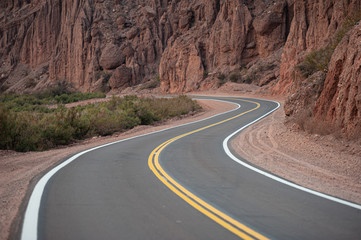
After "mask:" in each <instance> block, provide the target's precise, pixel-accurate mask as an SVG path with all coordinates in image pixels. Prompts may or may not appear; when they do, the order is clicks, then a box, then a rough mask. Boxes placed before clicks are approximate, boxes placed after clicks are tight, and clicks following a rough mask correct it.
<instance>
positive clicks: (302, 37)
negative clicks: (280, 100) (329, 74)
mask: <svg viewBox="0 0 361 240" xmlns="http://www.w3.org/2000/svg"><path fill="white" fill-rule="evenodd" d="M287 2H288V15H290V16H292V21H291V23H290V31H289V34H288V38H287V42H286V44H285V46H284V50H283V54H282V62H281V71H280V80H279V81H278V83H277V84H276V86H275V87H274V88H273V91H274V93H276V94H292V93H293V92H295V91H297V89H296V88H294V87H293V82H294V81H293V80H294V73H295V66H296V65H297V64H299V63H300V62H301V61H302V60H303V58H304V56H305V55H306V54H307V53H309V52H311V51H313V50H317V49H319V48H321V47H324V46H325V45H327V44H328V43H329V41H330V39H332V37H333V36H334V34H335V32H336V30H337V27H338V26H340V25H341V23H342V22H343V20H344V18H345V13H348V12H351V11H352V10H353V9H360V1H359V0H352V1H349V2H345V1H337V0H328V1H312V0H306V1H294V0H292V1H291V0H288V1H287Z"/></svg>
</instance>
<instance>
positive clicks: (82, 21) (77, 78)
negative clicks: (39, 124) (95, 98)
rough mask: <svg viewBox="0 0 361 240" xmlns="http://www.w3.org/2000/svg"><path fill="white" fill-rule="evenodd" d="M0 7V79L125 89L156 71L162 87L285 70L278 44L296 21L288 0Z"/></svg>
mask: <svg viewBox="0 0 361 240" xmlns="http://www.w3.org/2000/svg"><path fill="white" fill-rule="evenodd" d="M0 7H1V12H0V14H1V15H0V22H1V23H2V24H1V27H0V56H1V67H0V77H1V78H0V84H1V89H2V91H4V90H7V91H17V92H22V91H24V90H26V89H29V88H34V89H38V88H44V87H47V86H48V85H49V84H51V83H54V82H58V81H65V82H67V83H71V84H72V86H73V87H74V88H76V89H80V90H82V91H92V90H96V89H98V88H99V87H101V86H102V85H104V84H109V85H110V87H111V88H113V89H123V88H125V87H127V86H132V85H136V84H139V83H141V82H144V81H147V80H149V79H152V78H155V77H158V76H159V78H160V80H161V86H162V89H163V91H167V92H183V91H191V90H197V89H199V88H209V87H211V86H215V85H216V81H217V78H216V77H217V76H218V75H220V74H224V75H229V74H230V73H232V72H234V73H236V74H239V75H241V74H240V73H241V70H242V69H246V70H247V69H248V68H251V67H252V66H256V67H255V68H253V69H252V70H251V71H250V72H248V73H245V72H243V73H244V74H243V75H244V76H243V80H246V78H247V77H248V80H249V79H250V77H252V79H251V80H254V81H255V82H256V83H260V84H261V85H264V84H267V83H269V82H270V81H272V80H275V79H277V77H278V75H279V62H280V56H281V55H280V51H278V52H277V50H280V49H281V48H282V47H283V45H284V43H285V41H286V38H287V34H288V32H289V22H290V16H289V14H288V12H289V6H288V4H287V2H286V1H269V0H268V1H265V0H258V1H241V0H238V1H230V0H225V1H219V0H211V1H209V0H201V1H199V0H198V1H194V0H193V1H159V0H153V1H145V0H138V1H121V0H75V1H72V0H33V1H31V0H28V1H10V0H7V1H2V3H1V5H0ZM265 59H266V60H265ZM260 60H263V61H261V62H260ZM247 64H250V65H247ZM265 64H266V67H265V69H264V70H265V71H264V72H262V73H258V72H259V71H256V70H258V69H259V68H260V67H262V66H263V65H265ZM246 66H247V68H246ZM256 75H258V76H259V77H257V78H256ZM108 80H109V82H108ZM240 81H242V79H241V78H240Z"/></svg>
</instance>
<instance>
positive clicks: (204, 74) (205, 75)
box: [203, 71, 209, 79]
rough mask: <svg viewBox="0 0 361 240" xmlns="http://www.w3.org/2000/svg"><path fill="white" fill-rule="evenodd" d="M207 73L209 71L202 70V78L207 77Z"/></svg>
mask: <svg viewBox="0 0 361 240" xmlns="http://www.w3.org/2000/svg"><path fill="white" fill-rule="evenodd" d="M208 75H209V73H208V72H207V71H204V72H203V79H205V78H207V77H208Z"/></svg>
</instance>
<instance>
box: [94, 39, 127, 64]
mask: <svg viewBox="0 0 361 240" xmlns="http://www.w3.org/2000/svg"><path fill="white" fill-rule="evenodd" d="M124 61H125V58H124V56H123V54H122V51H121V50H120V48H119V47H118V46H116V45H114V44H108V45H107V46H106V47H105V48H104V50H103V51H102V55H101V57H100V59H99V64H100V66H102V67H103V68H104V69H107V70H111V69H115V68H117V67H119V66H120V65H121V64H123V63H124Z"/></svg>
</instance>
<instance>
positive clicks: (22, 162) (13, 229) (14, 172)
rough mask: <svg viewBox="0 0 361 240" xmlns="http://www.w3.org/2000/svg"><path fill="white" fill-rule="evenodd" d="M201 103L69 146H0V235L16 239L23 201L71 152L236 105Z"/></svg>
mask: <svg viewBox="0 0 361 240" xmlns="http://www.w3.org/2000/svg"><path fill="white" fill-rule="evenodd" d="M101 101H102V100H101ZM87 102H89V101H87ZM199 103H200V105H201V106H202V107H203V111H202V112H200V113H197V114H195V115H188V116H186V117H182V118H178V119H172V120H169V121H166V122H163V123H160V124H158V125H152V126H138V127H135V128H133V129H132V130H129V131H127V132H124V133H117V134H114V135H113V136H109V137H94V138H91V139H87V140H84V141H81V142H78V143H76V144H73V145H70V146H67V147H61V148H57V149H53V150H49V151H44V152H28V153H18V152H14V151H3V150H0V239H14V237H15V236H14V234H16V233H17V232H19V231H18V230H19V228H20V227H21V218H20V214H19V213H23V212H24V210H25V207H26V206H25V204H24V202H27V200H28V198H29V197H30V191H28V189H33V188H34V185H35V183H36V182H37V181H38V180H39V179H40V178H41V176H42V175H43V174H44V173H45V172H47V170H48V169H49V168H51V167H53V166H55V165H56V164H59V163H60V162H62V161H63V160H65V159H67V158H69V157H70V156H71V155H74V154H75V153H77V152H80V151H82V150H85V149H89V148H92V147H95V146H98V145H102V144H106V143H109V142H113V141H117V140H120V139H125V138H129V137H133V136H137V135H142V134H146V133H149V132H153V131H158V130H161V129H164V128H169V127H173V126H176V125H180V124H184V123H187V122H191V121H197V120H200V119H203V118H207V117H210V116H212V115H215V114H218V113H221V112H224V111H228V110H231V109H234V108H235V105H233V104H226V103H222V102H215V101H206V100H202V101H199ZM23 199H24V200H26V201H23Z"/></svg>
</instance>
